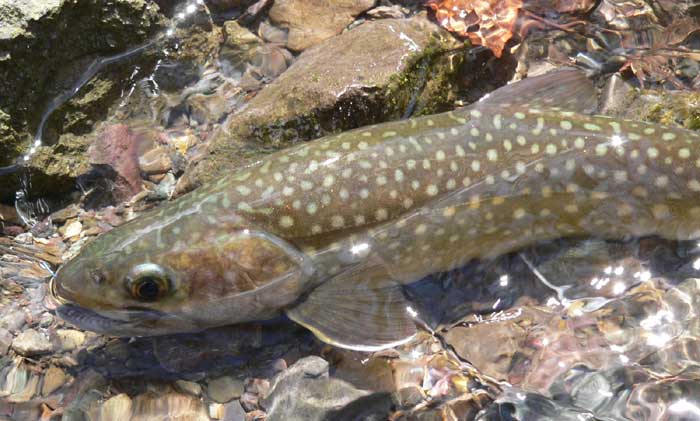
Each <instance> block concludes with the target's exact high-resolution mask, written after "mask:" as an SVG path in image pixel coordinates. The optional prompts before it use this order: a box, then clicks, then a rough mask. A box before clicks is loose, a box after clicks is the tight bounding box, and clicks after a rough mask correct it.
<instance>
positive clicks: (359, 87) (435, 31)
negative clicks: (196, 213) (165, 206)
mask: <svg viewBox="0 0 700 421" xmlns="http://www.w3.org/2000/svg"><path fill="white" fill-rule="evenodd" d="M460 46H462V44H461V43H458V42H457V41H456V40H455V39H454V38H452V36H451V35H449V34H448V33H447V32H445V31H444V30H443V29H441V28H440V27H438V26H437V25H435V24H434V23H432V22H430V21H429V20H428V19H427V17H426V16H425V14H421V15H418V16H416V17H413V18H411V19H384V20H378V21H372V22H367V23H365V24H363V25H360V26H359V27H357V28H354V29H352V30H350V31H348V32H346V33H344V34H342V35H339V36H337V37H333V38H331V39H329V40H327V41H325V42H324V43H322V44H319V45H317V46H316V47H313V48H310V49H308V50H306V51H304V52H303V53H302V54H301V55H300V56H299V57H298V59H297V61H296V62H295V63H294V64H293V65H292V66H291V67H290V68H289V69H288V70H287V71H286V72H284V73H283V74H282V75H280V77H278V78H277V79H276V80H275V81H274V82H272V83H271V84H269V85H267V86H266V87H265V88H264V89H262V90H261V91H260V92H259V93H258V94H257V95H256V96H255V97H254V98H252V99H251V100H250V102H249V103H248V104H247V106H246V108H245V109H244V110H242V111H241V112H239V113H237V114H234V115H232V116H231V117H229V118H228V120H227V121H226V122H225V123H224V125H223V130H221V131H220V132H218V133H216V134H215V135H214V136H213V138H212V140H211V143H210V145H209V154H208V155H207V156H206V157H205V158H204V159H203V161H201V162H200V163H199V164H198V165H196V166H191V167H190V168H189V169H188V170H187V171H186V174H185V175H186V176H185V178H184V179H183V180H182V181H181V182H180V185H179V190H180V191H183V190H187V189H189V188H191V187H192V186H194V185H196V184H198V183H200V182H202V181H206V180H209V179H212V178H214V177H215V176H216V175H217V174H219V173H220V172H219V171H222V170H224V169H231V168H236V167H237V166H239V165H240V164H241V163H242V162H243V161H244V160H245V159H246V158H250V157H251V156H259V155H260V153H261V152H263V151H270V150H271V149H277V148H283V147H286V146H289V145H290V144H293V143H295V142H299V141H304V140H309V139H313V138H316V137H320V136H322V135H324V134H328V133H332V132H336V131H342V130H348V129H352V128H355V127H359V126H363V125H368V124H373V123H377V122H382V121H386V120H391V119H397V118H400V117H401V116H403V115H405V114H407V113H410V112H411V111H414V106H416V105H417V110H418V111H419V112H425V113H429V112H434V111H440V110H443V109H444V108H446V107H449V106H450V105H451V100H452V97H451V93H454V92H455V90H456V87H455V85H454V84H452V78H453V77H455V76H456V74H458V73H459V71H460V66H459V63H460V60H459V59H458V58H457V54H458V53H455V52H454V49H459V48H460ZM448 51H449V52H448ZM451 54H454V58H455V60H454V63H453V66H441V65H438V63H440V60H442V59H445V60H446V59H447V57H448V56H451ZM428 81H430V82H428Z"/></svg>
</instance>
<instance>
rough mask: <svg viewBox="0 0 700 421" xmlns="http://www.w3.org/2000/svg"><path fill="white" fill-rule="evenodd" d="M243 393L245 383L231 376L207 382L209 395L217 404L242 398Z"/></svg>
mask: <svg viewBox="0 0 700 421" xmlns="http://www.w3.org/2000/svg"><path fill="white" fill-rule="evenodd" d="M243 391H244V384H243V381H242V380H239V379H236V378H233V377H231V376H223V377H218V378H215V379H211V380H209V381H208V382H207V395H209V397H210V398H211V399H212V400H213V401H215V402H219V403H226V402H228V401H230V400H232V399H236V398H240V397H241V395H242V394H243Z"/></svg>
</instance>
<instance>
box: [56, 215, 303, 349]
mask: <svg viewBox="0 0 700 421" xmlns="http://www.w3.org/2000/svg"><path fill="white" fill-rule="evenodd" d="M200 219H201V217H200V216H198V215H190V216H189V217H187V218H177V219H176V220H174V222H172V223H167V221H163V219H162V218H153V219H152V220H151V221H150V223H149V222H148V218H146V219H138V220H135V221H134V222H135V223H136V225H131V223H128V224H126V225H125V226H122V227H119V228H116V229H114V230H112V231H111V232H108V233H106V234H103V235H102V236H100V237H98V238H97V239H95V240H93V241H92V242H91V243H89V244H88V245H86V246H85V247H84V249H83V250H82V251H81V253H80V254H79V255H78V256H76V257H75V258H73V259H72V260H71V261H69V262H68V263H66V264H65V265H63V266H62V267H61V268H60V269H59V270H58V272H57V273H56V276H55V277H54V279H52V281H51V292H52V296H53V297H54V299H55V301H57V303H58V307H57V313H58V315H59V316H61V317H62V318H64V319H65V320H67V321H68V322H71V323H72V324H74V325H76V326H78V327H80V328H83V329H86V330H92V331H96V332H100V333H104V334H109V335H114V336H152V335H162V334H172V333H182V332H194V331H200V330H204V329H207V328H210V327H215V326H223V325H229V324H235V323H240V322H246V321H253V320H264V319H265V318H270V317H273V316H274V315H275V314H276V313H277V312H279V311H280V310H281V309H282V308H284V307H285V306H287V305H289V304H290V303H292V302H294V301H295V300H296V299H297V298H298V297H299V296H300V295H301V294H302V293H303V291H304V289H305V287H307V286H308V284H307V283H308V280H309V279H310V277H311V274H312V273H313V268H312V266H311V263H310V259H308V258H307V257H306V256H305V255H304V254H303V253H302V252H300V251H299V250H298V249H297V248H296V247H294V246H293V245H291V244H290V243H288V242H286V241H285V240H283V239H281V238H279V237H277V236H275V235H272V234H270V233H269V232H266V231H263V230H257V229H255V228H254V227H252V226H248V227H246V224H245V223H244V222H241V221H240V220H237V221H235V222H233V223H232V222H231V221H230V220H229V221H224V222H222V223H220V224H211V223H210V224H208V226H207V224H206V223H202V221H201V220H200ZM195 233H196V235H195Z"/></svg>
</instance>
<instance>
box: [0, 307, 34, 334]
mask: <svg viewBox="0 0 700 421" xmlns="http://www.w3.org/2000/svg"><path fill="white" fill-rule="evenodd" d="M2 312H3V313H4V314H3V315H2V317H0V327H1V328H4V329H7V330H9V331H10V332H13V333H15V332H17V331H19V330H20V329H21V328H22V326H24V324H25V323H26V322H27V316H26V313H25V312H24V310H22V309H21V308H19V306H17V305H12V306H7V307H5V308H3V309H2Z"/></svg>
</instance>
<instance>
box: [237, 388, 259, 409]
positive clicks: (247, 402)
mask: <svg viewBox="0 0 700 421" xmlns="http://www.w3.org/2000/svg"><path fill="white" fill-rule="evenodd" d="M258 399H259V398H258V395H256V394H255V393H250V392H244V393H243V394H242V395H241V398H240V399H239V402H240V403H241V406H243V409H245V410H246V412H250V411H254V410H256V409H260V406H259V404H258Z"/></svg>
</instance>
